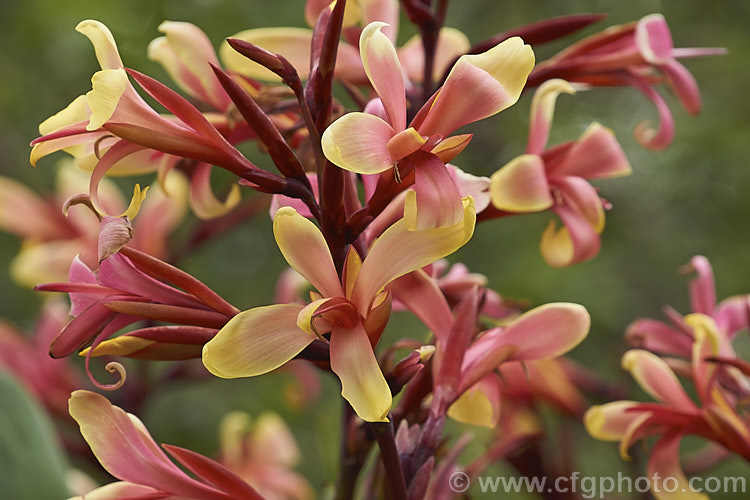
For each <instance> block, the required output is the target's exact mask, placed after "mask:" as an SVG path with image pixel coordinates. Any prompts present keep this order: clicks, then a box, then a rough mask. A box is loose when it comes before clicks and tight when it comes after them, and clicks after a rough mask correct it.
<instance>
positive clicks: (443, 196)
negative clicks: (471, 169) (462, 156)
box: [404, 152, 464, 231]
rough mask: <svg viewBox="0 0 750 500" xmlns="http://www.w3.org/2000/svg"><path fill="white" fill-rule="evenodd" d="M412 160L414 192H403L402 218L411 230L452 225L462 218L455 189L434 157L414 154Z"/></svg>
mask: <svg viewBox="0 0 750 500" xmlns="http://www.w3.org/2000/svg"><path fill="white" fill-rule="evenodd" d="M411 158H413V161H414V189H413V190H410V191H408V192H407V193H406V204H405V206H404V219H405V220H406V225H407V227H408V228H409V229H410V230H412V231H415V230H417V231H418V230H424V229H431V228H436V227H445V226H453V225H455V224H457V223H459V222H460V221H461V220H462V219H463V215H464V214H463V204H462V202H461V195H460V193H459V192H458V186H456V183H455V182H454V181H453V176H451V174H450V172H449V171H448V169H447V168H446V167H445V165H444V164H443V162H442V161H441V160H440V159H439V158H438V157H437V156H435V155H432V154H429V153H423V152H418V153H415V154H413V155H412V157H411Z"/></svg>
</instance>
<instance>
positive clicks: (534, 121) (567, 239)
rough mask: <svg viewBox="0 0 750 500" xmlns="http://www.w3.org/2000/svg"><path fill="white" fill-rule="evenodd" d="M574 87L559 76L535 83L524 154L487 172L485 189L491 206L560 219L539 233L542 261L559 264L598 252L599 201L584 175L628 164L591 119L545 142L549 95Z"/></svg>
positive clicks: (618, 171) (620, 170)
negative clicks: (567, 135)
mask: <svg viewBox="0 0 750 500" xmlns="http://www.w3.org/2000/svg"><path fill="white" fill-rule="evenodd" d="M563 92H564V93H568V94H573V93H575V88H574V87H573V86H572V85H571V84H570V83H568V82H566V81H564V80H557V79H556V80H550V81H547V82H545V83H544V84H543V85H541V86H540V87H539V89H538V90H537V91H536V93H535V94H534V99H533V100H532V103H531V123H530V125H529V137H528V142H527V145H526V154H524V155H521V156H519V157H517V158H515V159H513V160H511V161H510V162H509V163H508V164H507V165H505V166H504V167H502V168H501V169H500V170H498V171H497V172H495V173H494V174H493V175H492V184H491V186H490V192H491V195H492V203H493V205H494V206H495V208H497V209H499V210H503V211H507V212H513V213H531V212H541V211H545V210H550V211H552V212H554V213H555V214H556V215H557V216H558V217H559V218H560V219H561V220H562V222H563V224H564V226H563V227H561V228H560V229H557V227H556V223H555V222H554V221H551V222H550V224H549V226H548V227H547V229H546V230H545V231H544V234H543V235H542V242H541V252H542V256H543V257H544V259H545V260H546V261H547V263H548V264H550V265H551V266H554V267H564V266H568V265H570V264H574V263H577V262H582V261H585V260H588V259H592V258H593V257H595V256H596V255H597V254H598V253H599V247H600V245H601V241H600V238H599V234H600V233H601V232H602V230H603V229H604V206H605V203H604V202H603V201H602V200H601V199H600V198H599V195H598V193H597V191H596V189H595V188H594V187H593V186H591V184H589V182H588V181H589V180H590V179H601V178H610V177H618V176H622V175H627V174H629V173H630V171H631V168H630V164H629V163H628V161H627V158H625V154H624V153H623V151H622V148H621V147H620V144H619V143H618V142H617V140H616V139H615V137H614V135H613V134H612V132H611V131H610V130H608V129H606V128H604V127H603V126H602V125H600V124H598V123H593V124H591V125H590V126H589V127H588V128H587V129H586V131H585V132H584V133H583V134H582V135H581V136H580V137H579V138H578V139H577V140H575V141H570V142H565V143H562V144H558V145H556V146H552V147H549V148H546V144H547V140H548V138H549V132H550V127H551V124H552V117H553V115H554V109H555V101H556V100H557V96H558V95H559V94H560V93H563Z"/></svg>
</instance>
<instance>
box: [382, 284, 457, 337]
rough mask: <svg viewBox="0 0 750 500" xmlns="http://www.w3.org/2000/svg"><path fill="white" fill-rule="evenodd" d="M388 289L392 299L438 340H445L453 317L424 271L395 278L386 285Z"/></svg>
mask: <svg viewBox="0 0 750 500" xmlns="http://www.w3.org/2000/svg"><path fill="white" fill-rule="evenodd" d="M388 289H389V290H390V291H391V293H392V294H393V297H394V298H395V299H396V300H398V301H399V302H401V303H402V304H404V305H405V306H406V308H407V309H409V310H410V311H411V312H412V313H414V315H415V316H417V317H418V318H419V319H420V320H422V322H423V323H424V324H425V325H426V326H427V328H429V329H430V331H432V332H433V333H434V334H435V336H436V337H437V338H438V339H445V338H447V336H448V333H449V332H450V328H451V323H452V322H453V315H452V314H451V309H450V306H449V305H448V301H446V300H445V296H444V295H443V293H442V292H441V291H440V288H439V287H438V286H437V283H435V280H433V279H432V278H430V277H429V276H427V274H426V273H425V272H424V271H422V270H417V271H413V272H411V273H409V274H406V275H404V276H401V277H400V278H396V279H395V280H393V281H392V282H391V284H390V285H388Z"/></svg>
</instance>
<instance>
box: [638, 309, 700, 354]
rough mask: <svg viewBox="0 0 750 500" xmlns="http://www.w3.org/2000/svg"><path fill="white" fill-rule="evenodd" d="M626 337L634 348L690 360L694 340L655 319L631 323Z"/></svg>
mask: <svg viewBox="0 0 750 500" xmlns="http://www.w3.org/2000/svg"><path fill="white" fill-rule="evenodd" d="M625 337H626V338H627V340H628V343H629V344H630V345H631V346H632V347H638V348H641V349H646V350H648V351H653V352H656V353H659V354H666V355H670V356H680V357H683V358H689V357H690V353H691V350H692V347H693V338H692V337H691V336H688V335H686V334H685V332H683V331H682V330H678V329H676V328H673V327H671V326H670V325H667V324H666V323H663V322H661V321H656V320H653V319H638V320H636V321H634V322H633V323H631V324H630V325H629V326H628V328H627V330H626V332H625Z"/></svg>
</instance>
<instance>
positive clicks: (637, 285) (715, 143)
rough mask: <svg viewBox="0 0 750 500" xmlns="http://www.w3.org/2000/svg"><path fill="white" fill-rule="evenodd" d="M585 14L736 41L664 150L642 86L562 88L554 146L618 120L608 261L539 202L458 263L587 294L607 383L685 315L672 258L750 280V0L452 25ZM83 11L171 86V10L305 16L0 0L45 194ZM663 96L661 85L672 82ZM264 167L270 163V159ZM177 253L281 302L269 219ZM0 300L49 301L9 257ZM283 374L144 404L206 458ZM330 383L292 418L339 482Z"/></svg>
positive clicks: (494, 127) (307, 469) (474, 34)
mask: <svg viewBox="0 0 750 500" xmlns="http://www.w3.org/2000/svg"><path fill="white" fill-rule="evenodd" d="M581 12H605V13H608V14H609V19H608V20H606V21H605V22H604V23H600V24H599V25H596V26H594V27H592V28H589V29H588V30H586V33H591V32H594V31H597V30H599V29H601V28H602V27H604V26H606V25H611V24H618V23H622V22H628V21H631V20H635V19H638V18H639V17H641V16H643V15H645V14H649V13H652V12H663V13H664V15H665V16H666V18H667V20H668V22H669V24H670V26H671V28H672V33H673V36H674V40H675V45H676V46H722V47H727V48H728V49H729V54H728V55H727V56H724V57H721V58H706V59H696V60H692V61H686V65H687V66H688V68H689V69H690V70H691V71H692V72H693V74H694V75H695V77H696V79H697V80H698V82H699V84H700V87H701V92H702V95H703V102H704V109H703V112H702V114H701V115H700V116H699V117H697V118H693V117H690V116H688V115H687V113H685V111H684V110H683V109H682V108H681V107H680V105H679V102H678V101H677V100H676V99H675V98H674V97H673V96H671V95H670V96H667V100H668V102H669V104H670V106H671V107H672V109H673V112H674V114H675V121H676V136H675V140H674V143H673V144H672V146H671V147H670V148H668V149H667V150H666V151H664V152H660V153H655V152H650V151H646V150H644V149H643V148H641V147H640V146H639V145H638V144H637V143H636V142H635V141H634V140H633V138H632V133H631V131H632V129H633V127H634V126H635V125H636V124H637V123H639V122H641V121H643V120H654V119H656V113H655V110H654V109H653V108H652V106H651V104H650V103H649V102H648V101H646V99H645V98H643V97H642V96H641V95H640V94H639V93H638V92H636V91H635V90H632V89H595V90H591V91H588V92H584V93H581V94H579V95H578V96H576V97H569V96H564V97H562V98H561V99H560V101H559V106H558V113H557V115H556V117H555V123H554V126H553V135H552V143H556V142H560V141H564V140H569V139H572V138H575V137H577V136H578V135H579V134H580V133H581V132H582V131H583V130H584V128H585V127H586V125H588V124H589V123H590V122H591V121H594V120H596V121H600V122H602V123H603V124H605V125H606V126H608V127H610V128H612V129H613V130H614V131H615V133H616V134H617V136H618V138H619V139H620V141H621V142H622V144H623V147H624V148H625V151H626V153H627V155H628V157H629V159H630V161H631V163H632V165H633V168H634V173H633V175H632V176H631V177H628V178H624V179H615V180H610V181H603V182H601V183H600V184H599V187H600V188H601V192H602V195H603V196H604V197H605V198H607V199H608V200H610V201H611V202H612V204H613V205H614V209H613V210H612V211H611V212H610V213H609V214H608V220H607V228H606V230H605V232H604V235H603V236H604V237H603V246H602V252H601V255H600V256H599V257H598V258H597V259H595V260H594V261H591V262H587V263H584V264H580V265H577V266H574V267H572V268H568V269H562V270H557V269H552V268H549V267H547V266H546V265H545V264H544V262H543V261H542V259H541V257H540V255H539V252H538V242H539V238H540V236H541V232H542V230H543V228H544V226H545V225H546V223H547V220H548V218H549V216H548V215H547V214H543V215H533V216H523V217H514V218H508V219H502V220H497V221H493V222H490V223H487V224H483V225H481V226H480V227H479V228H478V230H477V232H476V236H475V237H474V239H473V240H472V241H471V242H470V243H469V245H467V247H466V248H464V249H462V250H461V251H460V252H459V253H458V254H457V255H456V256H454V259H455V260H461V261H464V262H466V263H467V264H468V265H469V266H470V267H471V269H472V270H473V271H476V272H481V273H484V274H486V275H487V276H488V277H489V278H490V283H491V285H492V286H493V287H494V288H496V289H497V290H498V291H500V292H501V293H502V294H504V295H507V296H510V297H515V298H523V299H527V300H528V301H529V302H530V303H531V304H539V303H542V302H548V301H573V302H579V303H582V304H584V305H585V306H586V307H587V308H588V309H589V311H590V312H591V316H592V318H593V328H592V331H591V335H590V337H589V339H588V340H587V341H586V342H584V344H583V345H582V346H581V347H579V348H578V349H577V350H576V351H574V353H573V357H574V358H576V359H577V360H579V361H581V362H582V363H583V364H584V365H585V366H587V367H588V368H590V369H592V370H594V371H596V372H597V373H599V374H601V376H602V377H603V378H606V379H610V380H617V379H621V380H624V376H623V374H622V372H621V371H620V369H619V358H620V355H621V354H622V352H623V351H624V349H625V345H624V342H623V332H624V329H625V327H626V326H627V324H628V323H629V322H630V321H632V320H633V319H634V318H636V317H638V316H647V317H659V316H660V314H661V313H660V310H661V307H662V305H663V304H667V303H669V304H672V305H674V306H675V307H677V308H678V310H682V311H686V310H687V309H688V300H687V291H686V286H685V285H686V279H685V277H682V276H680V275H679V274H678V273H677V270H678V269H679V268H680V266H682V265H683V264H685V263H686V262H687V261H688V259H689V258H690V256H692V255H694V254H703V255H706V256H707V257H708V258H709V259H710V260H711V262H712V264H713V265H714V270H715V273H716V276H717V284H718V296H719V297H726V296H729V295H733V294H737V293H742V292H750V276H749V273H748V259H750V257H749V254H748V251H747V249H748V248H749V244H750V231H748V230H747V229H748V228H747V224H748V221H749V220H750V201H748V199H747V197H746V193H747V190H748V188H749V187H750V168H749V166H748V161H747V158H748V155H747V148H748V145H749V144H750V128H748V116H750V100H748V99H747V98H746V92H747V81H748V78H750V58H748V57H747V56H746V55H747V54H748V52H750V37H748V34H747V26H748V25H747V21H748V19H750V3H748V2H745V1H742V0H733V1H724V2H721V3H720V4H719V3H712V4H708V3H707V2H705V1H701V0H686V1H679V2H677V1H671V2H668V1H663V2H659V1H655V0H632V1H628V2H621V1H616V0H566V1H564V2H545V1H541V0H528V1H525V2H509V1H494V0H486V1H479V0H475V1H461V2H458V1H455V2H452V5H451V8H450V9H449V14H448V18H447V22H446V24H447V25H449V26H454V27H457V28H459V29H461V30H463V31H464V32H465V33H466V34H467V35H468V36H469V38H470V39H471V40H472V41H473V42H478V41H480V40H483V39H484V38H487V37H489V36H491V35H493V34H494V33H497V32H500V31H504V30H506V29H509V28H512V27H514V26H517V25H520V24H524V23H528V22H531V21H535V20H538V19H541V18H545V17H552V16H557V15H562V14H570V13H581ZM86 18H94V19H98V20H100V21H102V22H104V23H105V24H107V25H108V26H109V27H110V29H111V30H112V32H113V33H114V35H115V38H116V39H117V41H118V45H119V47H120V51H121V54H122V57H123V60H124V61H125V63H126V65H128V66H130V67H133V68H136V69H138V70H141V71H144V72H146V73H148V74H150V75H153V76H155V77H157V78H160V79H162V80H164V81H168V79H167V78H166V75H165V73H164V72H163V70H162V69H161V68H160V67H159V66H158V65H157V64H156V63H153V62H151V61H148V60H147V59H146V57H145V53H146V47H147V44H148V42H149V41H150V40H151V39H153V38H154V37H156V36H158V32H157V29H156V28H157V26H158V25H159V23H160V22H161V21H162V20H165V19H169V20H180V21H189V22H193V23H195V24H197V25H199V26H200V27H202V28H203V29H204V30H205V31H206V32H207V33H208V35H209V37H210V38H211V39H212V40H213V41H214V43H215V44H216V45H218V44H219V43H220V41H221V40H222V39H223V38H224V37H225V36H229V35H231V34H233V33H236V32H238V31H240V30H242V29H246V28H252V27H261V26H303V25H304V18H303V1H302V0H281V1H277V2H274V3H273V4H269V3H268V2H261V1H260V0H242V1H240V0H129V1H127V2H122V1H115V0H97V1H93V0H91V1H85V0H64V1H55V0H26V1H23V2H17V1H3V2H0V43H2V47H3V50H2V51H0V72H1V74H2V75H3V78H2V79H0V109H2V113H0V151H2V156H0V162H2V163H0V165H2V174H3V175H10V176H12V177H15V178H18V179H21V180H22V181H24V182H26V183H27V184H29V185H30V186H33V187H34V188H35V189H38V190H41V191H49V190H50V189H51V185H52V179H53V177H54V176H53V172H52V170H53V165H54V160H44V161H42V162H41V163H40V165H39V167H38V168H37V169H32V168H31V167H30V166H28V162H27V158H28V152H29V150H28V147H27V144H28V142H29V141H30V140H31V139H32V138H34V137H35V136H36V133H37V130H36V127H37V125H38V123H39V122H41V121H42V120H43V119H45V118H46V117H48V116H49V115H51V114H53V113H54V112H56V111H57V110H59V109H62V107H64V106H65V105H67V104H68V103H69V102H70V101H71V100H72V99H73V98H74V97H76V96H77V95H79V94H80V93H82V92H85V91H87V90H88V89H89V88H90V87H89V78H90V76H91V74H92V73H93V72H94V71H95V70H96V69H97V66H96V61H95V58H94V55H93V51H92V50H91V47H90V45H89V43H88V41H87V40H86V39H85V38H84V37H82V36H81V35H79V34H77V33H75V32H74V31H73V28H74V27H75V25H76V24H77V23H78V22H79V21H80V20H82V19H86ZM404 21H405V20H404ZM402 24H403V27H402V29H401V32H400V39H401V41H404V40H406V39H407V38H408V37H409V36H411V35H412V34H413V33H414V30H413V28H410V27H408V26H406V23H402ZM575 38H576V37H570V38H568V39H566V40H564V41H562V42H558V43H555V44H550V45H548V46H543V47H539V48H538V49H537V51H536V52H537V58H538V59H539V60H541V59H544V58H545V57H546V56H549V55H551V54H553V53H554V52H555V51H557V50H558V49H559V48H561V47H563V46H564V45H565V44H566V43H569V42H570V41H572V40H574V39H575ZM660 91H662V92H663V93H664V89H660ZM529 104H530V96H529V95H526V96H525V97H524V98H522V99H521V101H520V102H519V103H518V104H517V105H516V106H514V107H513V108H511V109H510V110H507V111H505V112H503V113H502V114H501V115H499V116H497V117H494V118H492V119H490V120H486V121H484V122H482V123H480V124H475V125H474V126H473V127H472V130H471V131H472V132H474V133H475V134H476V135H475V139H474V141H473V142H472V144H471V146H470V147H469V148H468V149H467V151H466V152H465V153H463V154H462V155H461V156H460V157H459V158H458V159H457V163H458V164H459V165H460V166H461V167H463V168H464V169H466V170H468V171H470V172H472V173H475V174H490V173H492V172H493V171H494V170H496V169H497V168H498V167H500V166H502V165H503V164H504V163H505V162H507V161H508V160H510V159H511V158H513V157H514V156H516V155H518V154H520V153H522V151H523V147H524V141H525V137H526V127H527V125H528V109H529ZM259 164H260V165H262V166H264V163H263V160H261V162H260V163H259ZM128 182H129V181H128ZM17 250H18V241H17V240H16V239H15V238H13V237H11V236H8V235H4V234H3V235H0V257H1V258H2V261H3V262H5V263H7V262H9V260H10V259H11V258H12V256H13V255H15V253H16V252H17ZM181 265H183V266H184V267H185V268H186V270H188V271H189V272H192V273H194V274H195V275H196V276H198V277H200V278H201V279H204V280H205V281H206V282H207V283H209V284H210V285H211V286H213V287H215V288H216V289H217V290H218V291H219V292H220V293H222V294H224V295H225V296H226V297H227V298H229V299H230V300H231V301H232V302H233V303H235V304H236V305H237V306H239V307H241V308H248V307H251V306H255V305H261V304H266V303H269V302H270V300H271V297H272V293H273V286H274V283H275V281H274V280H275V277H276V276H277V274H278V272H279V271H280V270H281V269H282V259H281V256H280V254H279V253H278V250H277V249H276V245H275V243H274V241H273V239H272V236H271V232H270V223H269V221H268V220H267V218H265V217H261V218H259V219H258V220H257V221H255V222H253V223H252V224H247V225H244V226H242V227H241V228H239V229H238V230H237V231H235V232H233V233H231V234H229V235H227V237H226V238H224V239H222V240H221V241H216V242H212V243H211V244H210V245H207V246H204V247H202V248H201V249H200V250H199V251H198V252H196V253H195V254H193V255H191V256H190V257H189V258H188V259H187V260H185V261H183V262H182V263H181ZM0 294H1V295H2V297H3V300H2V301H0V316H4V317H7V318H10V319H11V320H13V321H15V322H17V323H18V324H20V325H22V326H28V325H30V324H31V323H32V322H33V317H34V314H35V312H36V310H37V309H38V306H39V300H40V299H39V297H36V296H34V295H33V293H31V292H30V291H27V290H21V289H19V288H18V287H16V286H15V285H12V284H11V283H10V282H9V279H8V275H7V268H6V266H2V269H0ZM389 330H390V333H389V335H392V336H394V337H395V336H412V337H420V336H421V335H422V334H423V333H424V332H423V329H422V327H421V326H420V325H419V323H417V322H415V321H412V320H411V319H407V318H400V317H399V318H395V319H394V321H393V323H392V325H391V326H390V327H389ZM391 338H392V337H391ZM282 383H283V375H279V376H270V377H264V378H260V379H253V380H240V381H232V382H225V381H218V380H211V381H206V382H200V383H192V382H190V383H184V384H182V385H180V386H178V387H175V388H173V389H171V390H170V391H169V392H168V393H167V394H165V395H164V396H163V397H162V398H160V399H159V400H158V401H151V402H150V404H149V407H148V408H147V411H146V412H145V415H143V416H144V418H145V420H146V422H147V424H148V425H149V426H150V428H151V430H152V431H153V434H154V435H155V437H156V438H157V440H158V441H166V442H169V443H173V444H181V445H186V446H188V447H193V448H195V449H196V450H198V451H202V452H206V453H210V452H212V451H214V450H215V449H216V424H217V422H218V420H219V419H220V417H221V416H222V415H223V414H224V413H226V412H227V411H229V410H231V409H235V408H241V409H245V410H248V411H250V412H251V413H256V414H257V413H258V412H259V411H260V410H261V409H262V408H265V407H272V408H284V403H283V401H282V398H281V391H279V390H278V388H279V386H280V385H281V384H282ZM336 393H337V388H336V384H335V383H333V382H332V381H330V380H327V381H326V382H325V385H324V394H325V396H324V398H323V399H322V400H321V401H320V402H319V403H318V404H316V405H315V406H314V407H313V410H312V413H307V412H306V413H295V412H293V411H291V410H287V411H285V412H284V416H285V418H287V419H288V421H289V423H290V424H291V427H292V429H293V430H294V432H295V434H296V435H297V437H298V438H299V439H300V441H301V445H302V447H303V455H304V457H305V459H304V462H303V464H302V470H303V472H304V473H305V474H306V475H307V476H308V477H309V478H310V479H311V482H312V483H313V484H314V485H315V486H316V487H318V486H321V485H322V481H323V478H332V477H335V473H334V471H335V469H334V468H335V463H336V453H337V451H336V450H337V441H338V434H337V432H338V431H337V427H338V419H339V412H340V404H339V403H338V401H337V394H336ZM3 404H5V402H4V403H3ZM576 442H577V443H578V447H579V448H578V452H579V459H580V463H581V464H580V465H581V470H582V474H612V473H613V471H614V473H615V474H616V471H618V470H626V469H627V470H633V469H631V466H630V465H627V464H625V463H624V462H622V461H620V459H619V458H618V457H617V452H616V449H615V446H613V445H611V444H607V443H599V442H595V441H594V440H592V439H591V438H589V437H588V436H586V435H585V433H584V432H582V431H581V432H578V440H577V441H576ZM641 465H643V464H642V463H641ZM730 467H731V469H726V468H723V469H722V470H723V471H727V470H732V471H733V473H735V474H743V473H744V474H747V471H748V469H747V467H746V466H744V465H742V464H735V465H734V466H730ZM730 497H731V496H726V497H724V498H730ZM715 498H721V497H720V496H718V495H716V496H715Z"/></svg>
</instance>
